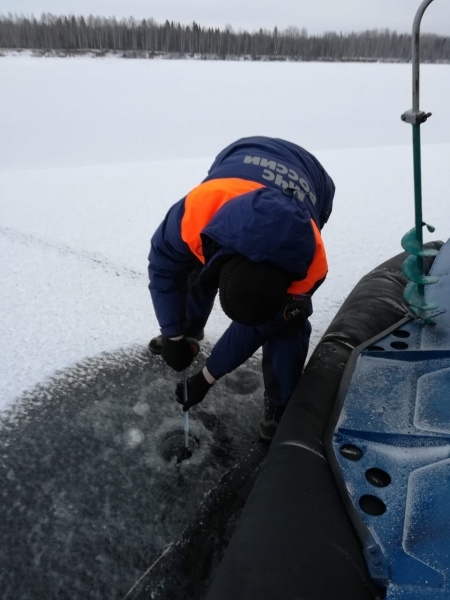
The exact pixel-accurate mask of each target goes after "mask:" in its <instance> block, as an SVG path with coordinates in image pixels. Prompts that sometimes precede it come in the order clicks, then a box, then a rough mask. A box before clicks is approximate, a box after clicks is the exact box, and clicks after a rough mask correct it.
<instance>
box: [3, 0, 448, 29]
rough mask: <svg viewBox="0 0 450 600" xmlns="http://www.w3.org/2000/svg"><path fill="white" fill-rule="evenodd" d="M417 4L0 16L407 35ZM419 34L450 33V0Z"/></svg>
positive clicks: (428, 16) (205, 6)
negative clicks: (86, 17)
mask: <svg viewBox="0 0 450 600" xmlns="http://www.w3.org/2000/svg"><path fill="white" fill-rule="evenodd" d="M420 4H421V0H0V13H3V14H7V13H8V12H12V13H15V14H18V15H21V14H22V15H25V16H29V15H32V14H33V15H35V16H40V14H41V13H42V12H49V13H52V14H55V15H56V14H73V15H89V14H93V15H104V16H113V15H114V16H116V17H117V18H122V17H129V16H133V17H135V18H137V19H142V18H149V17H153V18H154V19H155V21H157V22H164V21H165V20H166V19H168V20H169V21H176V22H180V23H182V24H188V23H192V21H196V22H197V23H198V24H199V25H204V26H214V27H220V28H223V27H224V26H225V25H231V26H232V27H233V29H236V30H240V29H246V30H248V31H254V30H257V29H259V28H260V27H262V28H265V29H272V28H273V27H274V26H275V25H276V26H277V27H278V28H279V29H285V28H287V27H291V26H295V27H298V28H300V29H302V28H303V27H305V28H306V29H307V31H308V33H309V34H310V35H311V34H316V33H323V32H325V31H337V32H339V31H342V32H344V33H345V32H349V31H362V30H365V29H385V28H388V29H391V30H395V31H398V32H399V33H400V32H401V33H403V32H408V33H409V32H410V31H411V28H412V23H413V19H414V15H415V14H416V11H417V9H418V8H419V6H420ZM421 31H422V32H430V33H439V34H441V35H450V0H433V2H432V3H431V4H430V5H429V7H428V8H427V10H426V12H425V15H424V17H423V20H422V25H421Z"/></svg>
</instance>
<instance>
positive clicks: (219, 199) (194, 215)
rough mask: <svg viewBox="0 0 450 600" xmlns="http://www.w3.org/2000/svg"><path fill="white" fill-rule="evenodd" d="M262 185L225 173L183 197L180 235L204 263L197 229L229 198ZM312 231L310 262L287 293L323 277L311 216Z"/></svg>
mask: <svg viewBox="0 0 450 600" xmlns="http://www.w3.org/2000/svg"><path fill="white" fill-rule="evenodd" d="M263 187H265V186H264V185H263V184H261V183H257V182H256V181H248V180H247V179H240V178H233V177H226V178H223V179H211V180H209V181H205V182H204V183H201V184H200V185H198V186H197V187H196V188H194V189H193V190H192V191H190V192H189V193H188V194H187V196H186V199H185V204H184V215H183V218H182V220H181V237H182V239H183V241H184V242H186V244H187V245H188V246H189V249H190V250H191V252H192V253H193V254H194V255H195V256H196V257H197V258H198V259H199V260H200V261H201V262H202V263H203V264H205V257H204V256H203V249H202V240H201V237H200V233H201V232H202V231H203V229H204V228H205V227H206V226H207V225H208V223H209V222H210V221H211V219H212V218H213V217H214V215H215V214H216V212H217V211H218V210H219V209H220V208H221V207H222V206H223V205H224V204H225V203H226V202H229V201H230V200H234V198H237V197H238V196H242V195H243V194H247V193H248V192H252V191H253V190H257V189H260V188H263ZM311 226H312V228H313V231H314V237H315V242H316V250H315V253H314V258H313V260H312V263H311V264H310V266H309V268H308V272H307V274H306V277H305V278H304V279H300V280H297V281H294V282H293V283H292V284H291V285H290V286H289V288H288V293H290V294H307V293H308V292H310V291H311V290H312V289H313V288H314V286H315V285H316V284H317V283H318V282H319V281H321V280H322V279H324V278H325V276H326V274H327V272H328V263H327V257H326V253H325V246H324V244H323V240H322V236H321V235H320V231H319V229H318V227H317V225H316V224H315V222H314V220H313V219H311Z"/></svg>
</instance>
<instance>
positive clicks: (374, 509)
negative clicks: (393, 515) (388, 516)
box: [359, 494, 386, 517]
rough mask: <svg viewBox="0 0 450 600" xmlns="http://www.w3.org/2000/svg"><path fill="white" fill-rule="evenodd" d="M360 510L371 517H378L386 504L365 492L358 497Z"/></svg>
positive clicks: (383, 511) (382, 512)
mask: <svg viewBox="0 0 450 600" xmlns="http://www.w3.org/2000/svg"><path fill="white" fill-rule="evenodd" d="M359 506H360V507H361V510H362V511H363V512H365V513H366V514H368V515H371V516H373V517H379V516H380V515H383V514H384V513H385V512H386V504H385V503H384V502H383V501H382V500H380V499H379V498H377V497H376V496H372V495H371V494H365V495H364V496H361V498H360V499H359Z"/></svg>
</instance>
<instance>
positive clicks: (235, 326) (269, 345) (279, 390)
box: [185, 285, 312, 404]
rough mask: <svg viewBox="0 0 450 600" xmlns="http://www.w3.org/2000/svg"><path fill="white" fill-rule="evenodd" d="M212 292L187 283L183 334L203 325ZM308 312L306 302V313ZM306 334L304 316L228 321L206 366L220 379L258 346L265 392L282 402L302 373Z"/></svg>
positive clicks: (213, 292)
mask: <svg viewBox="0 0 450 600" xmlns="http://www.w3.org/2000/svg"><path fill="white" fill-rule="evenodd" d="M216 294H217V290H215V289H212V290H210V291H204V290H200V289H198V288H197V287H196V286H195V285H193V286H191V288H190V292H189V296H188V303H187V311H186V327H185V332H186V335H188V334H189V332H191V334H193V333H195V332H197V331H199V330H200V329H202V328H203V327H204V326H205V325H206V322H207V320H208V317H209V315H210V313H211V310H212V308H213V305H214V300H215V297H216ZM311 314H312V304H311V303H310V306H309V311H308V316H310V315H311ZM310 335H311V324H310V322H309V320H308V318H303V319H299V320H297V321H296V320H294V321H292V322H286V321H285V320H284V318H283V316H282V315H281V314H280V315H277V316H276V317H275V318H274V319H272V320H270V321H268V322H267V323H264V324H263V325H258V326H254V327H253V326H248V325H241V324H240V323H236V322H232V323H231V324H230V325H229V327H228V328H227V330H226V331H225V332H224V334H223V335H222V336H221V338H220V339H219V340H218V341H217V343H216V344H215V346H214V348H213V349H212V351H211V354H210V356H209V358H208V359H207V361H206V366H207V368H208V371H209V372H210V373H211V375H212V376H213V377H214V378H215V379H220V378H221V377H223V376H224V375H225V374H226V373H230V372H231V371H234V369H236V368H237V367H239V366H240V365H242V364H243V363H244V362H245V361H246V360H247V359H248V358H250V357H251V356H252V355H253V354H254V353H255V352H256V351H257V350H258V349H259V348H262V372H263V379H264V387H265V395H266V396H267V397H268V398H269V399H270V400H271V401H272V402H274V403H275V404H286V403H287V402H288V400H289V399H290V397H291V396H292V393H293V391H294V389H295V387H296V385H297V382H298V380H299V378H300V376H301V374H302V370H303V367H304V364H305V361H306V357H307V354H308V347H309V339H310Z"/></svg>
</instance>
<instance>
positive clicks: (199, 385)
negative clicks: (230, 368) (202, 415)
mask: <svg viewBox="0 0 450 600" xmlns="http://www.w3.org/2000/svg"><path fill="white" fill-rule="evenodd" d="M213 385H214V384H213V383H208V382H207V381H206V379H205V376H204V375H203V373H202V371H200V372H199V373H196V374H195V375H192V377H189V379H188V380H187V400H186V402H185V401H184V381H180V383H177V387H176V390H175V395H176V400H177V402H178V403H179V404H182V405H183V411H184V412H186V411H187V410H189V409H190V408H191V406H194V404H198V403H199V402H201V401H202V400H203V399H204V398H205V396H206V394H207V393H208V391H209V390H210V388H212V386H213Z"/></svg>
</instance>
